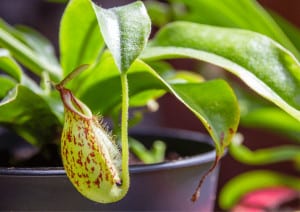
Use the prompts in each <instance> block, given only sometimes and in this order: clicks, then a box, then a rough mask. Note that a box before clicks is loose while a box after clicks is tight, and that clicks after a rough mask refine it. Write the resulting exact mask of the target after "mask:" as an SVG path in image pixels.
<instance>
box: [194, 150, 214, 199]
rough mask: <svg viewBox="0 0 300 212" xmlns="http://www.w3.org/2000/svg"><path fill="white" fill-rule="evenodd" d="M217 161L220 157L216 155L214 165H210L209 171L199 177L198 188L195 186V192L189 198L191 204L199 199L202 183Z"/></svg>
mask: <svg viewBox="0 0 300 212" xmlns="http://www.w3.org/2000/svg"><path fill="white" fill-rule="evenodd" d="M219 160H220V156H218V155H216V158H215V160H214V163H213V164H212V166H211V167H210V168H209V170H208V171H207V172H206V173H205V174H204V175H203V176H202V177H201V179H200V181H199V183H198V186H197V188H196V191H195V192H194V194H193V195H192V197H191V201H192V202H196V201H197V200H198V199H199V197H200V191H201V188H202V185H203V183H204V181H205V179H206V177H207V176H208V175H209V174H210V173H212V172H213V171H214V170H215V168H216V167H217V165H218V162H219Z"/></svg>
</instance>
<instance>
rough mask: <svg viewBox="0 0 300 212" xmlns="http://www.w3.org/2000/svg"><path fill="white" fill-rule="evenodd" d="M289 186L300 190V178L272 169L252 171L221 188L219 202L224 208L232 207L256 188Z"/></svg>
mask: <svg viewBox="0 0 300 212" xmlns="http://www.w3.org/2000/svg"><path fill="white" fill-rule="evenodd" d="M274 186H287V187H291V188H294V189H296V190H300V179H299V178H298V177H292V176H287V175H283V174H279V173H276V172H271V171H264V170H258V171H252V172H246V173H244V174H241V175H239V176H237V177H235V178H233V179H231V180H230V181H229V182H228V183H227V184H226V185H225V186H224V187H223V189H222V190H221V193H220V197H219V204H220V206H221V208H223V209H224V210H228V209H230V208H232V207H233V206H234V205H236V204H237V203H238V201H239V200H240V198H242V196H243V195H245V194H247V193H248V192H251V191H254V190H256V189H261V188H268V187H274Z"/></svg>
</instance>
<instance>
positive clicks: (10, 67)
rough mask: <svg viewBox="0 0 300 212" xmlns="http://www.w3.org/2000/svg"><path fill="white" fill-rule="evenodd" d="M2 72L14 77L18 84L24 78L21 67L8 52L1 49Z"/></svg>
mask: <svg viewBox="0 0 300 212" xmlns="http://www.w3.org/2000/svg"><path fill="white" fill-rule="evenodd" d="M0 70H1V71H3V72H5V73H7V74H8V75H10V76H11V77H13V78H14V79H15V80H16V81H17V82H21V78H22V70H21V67H20V66H19V65H18V64H17V63H16V61H15V60H14V59H13V58H12V57H11V55H10V54H9V51H8V50H6V49H1V48H0ZM0 86H1V84H0ZM1 87H2V86H1Z"/></svg>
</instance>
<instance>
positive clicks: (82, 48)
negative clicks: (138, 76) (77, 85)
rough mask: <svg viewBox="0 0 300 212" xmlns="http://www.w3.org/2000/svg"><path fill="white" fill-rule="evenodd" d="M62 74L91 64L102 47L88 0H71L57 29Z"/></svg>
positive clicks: (101, 40) (95, 20) (100, 37)
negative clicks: (58, 29)
mask: <svg viewBox="0 0 300 212" xmlns="http://www.w3.org/2000/svg"><path fill="white" fill-rule="evenodd" d="M59 43H60V55H61V64H62V67H63V71H64V75H66V74H68V73H69V72H71V71H72V70H74V69H75V68H76V67H78V66H79V65H82V64H90V65H93V64H94V62H95V61H96V59H97V57H98V55H99V54H100V52H101V51H102V48H103V47H104V42H103V39H102V36H101V34H100V31H99V27H98V23H97V19H96V15H95V13H94V10H93V7H92V3H91V1H90V0H71V1H69V3H68V6H67V8H66V9H65V12H64V15H63V17H62V19H61V23H60V31H59Z"/></svg>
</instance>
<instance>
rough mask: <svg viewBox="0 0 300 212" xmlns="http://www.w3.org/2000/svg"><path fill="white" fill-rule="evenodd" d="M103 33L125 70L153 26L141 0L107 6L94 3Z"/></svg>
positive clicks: (139, 51)
mask: <svg viewBox="0 0 300 212" xmlns="http://www.w3.org/2000/svg"><path fill="white" fill-rule="evenodd" d="M93 6H94V10H95V13H96V15H97V19H98V23H99V26H100V30H101V33H102V35H103V38H104V40H105V43H106V45H107V47H108V49H109V50H110V51H111V52H112V54H113V56H114V59H115V63H116V64H117V67H118V69H119V71H120V72H126V71H127V70H128V69H129V67H130V66H131V64H132V63H133V62H134V60H135V59H136V58H137V57H138V56H139V55H140V53H141V52H142V50H143V49H144V47H145V45H146V44H147V40H148V37H149V34H150V30H151V21H150V18H149V16H148V14H147V11H146V8H145V7H144V4H143V3H142V2H141V1H137V2H134V3H131V4H128V5H125V6H121V7H115V8H111V9H104V8H101V7H98V6H97V5H96V4H93Z"/></svg>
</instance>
